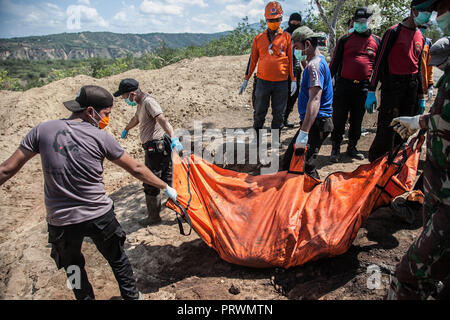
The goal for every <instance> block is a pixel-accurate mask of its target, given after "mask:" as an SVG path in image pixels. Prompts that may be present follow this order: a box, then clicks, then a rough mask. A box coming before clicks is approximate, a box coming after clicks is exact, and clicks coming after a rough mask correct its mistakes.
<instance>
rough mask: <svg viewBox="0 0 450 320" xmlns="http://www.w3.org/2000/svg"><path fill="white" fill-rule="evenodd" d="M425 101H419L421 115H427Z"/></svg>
mask: <svg viewBox="0 0 450 320" xmlns="http://www.w3.org/2000/svg"><path fill="white" fill-rule="evenodd" d="M425 106H426V104H425V99H420V100H419V114H424V113H425Z"/></svg>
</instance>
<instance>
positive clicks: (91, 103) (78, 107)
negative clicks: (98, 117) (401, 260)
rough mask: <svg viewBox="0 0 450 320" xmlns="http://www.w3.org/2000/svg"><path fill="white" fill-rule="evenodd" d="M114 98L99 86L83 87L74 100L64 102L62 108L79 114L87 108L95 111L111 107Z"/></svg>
mask: <svg viewBox="0 0 450 320" xmlns="http://www.w3.org/2000/svg"><path fill="white" fill-rule="evenodd" d="M113 103H114V98H113V96H112V95H111V93H109V92H108V90H106V89H104V88H102V87H99V86H84V87H82V88H81V90H80V92H79V93H78V96H77V98H76V99H75V100H71V101H67V102H64V103H63V104H64V106H65V107H66V108H67V109H69V110H70V111H72V112H75V113H76V112H81V111H83V110H86V109H87V108H88V107H93V108H94V109H96V110H101V109H105V108H109V107H112V105H113Z"/></svg>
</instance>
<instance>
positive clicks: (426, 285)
mask: <svg viewBox="0 0 450 320" xmlns="http://www.w3.org/2000/svg"><path fill="white" fill-rule="evenodd" d="M438 89H439V91H438V94H437V97H436V100H435V103H434V105H433V107H432V110H431V113H430V114H429V115H426V116H425V117H426V118H425V119H426V121H427V125H428V136H427V160H426V162H425V166H424V191H425V203H424V208H423V218H424V229H423V231H422V234H421V235H420V236H419V238H418V239H417V240H416V242H414V244H413V245H412V246H411V247H410V248H409V250H408V252H407V254H406V255H405V256H404V257H403V259H402V261H401V262H400V263H399V264H398V265H397V269H396V271H395V276H394V278H393V281H392V283H391V288H390V291H389V295H388V298H389V299H427V298H428V297H429V296H430V294H432V293H433V292H434V291H435V290H436V282H437V281H443V282H447V283H448V281H449V279H450V66H448V67H447V69H446V70H445V74H444V76H443V77H442V78H441V80H440V81H439V83H438Z"/></svg>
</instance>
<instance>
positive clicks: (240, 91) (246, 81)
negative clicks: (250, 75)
mask: <svg viewBox="0 0 450 320" xmlns="http://www.w3.org/2000/svg"><path fill="white" fill-rule="evenodd" d="M247 84H248V80H247V79H246V80H244V82H243V83H242V86H241V89H240V90H239V94H242V93H244V91H245V89H246V88H247Z"/></svg>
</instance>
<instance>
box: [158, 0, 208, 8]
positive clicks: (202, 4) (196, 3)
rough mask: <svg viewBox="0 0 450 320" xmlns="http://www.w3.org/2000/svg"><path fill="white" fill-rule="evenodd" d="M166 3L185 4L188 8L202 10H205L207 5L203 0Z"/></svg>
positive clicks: (182, 0) (181, 0)
mask: <svg viewBox="0 0 450 320" xmlns="http://www.w3.org/2000/svg"><path fill="white" fill-rule="evenodd" d="M166 2H167V3H170V4H178V5H179V4H183V5H185V4H187V5H189V6H190V7H192V6H200V7H202V8H206V7H207V6H208V5H207V4H206V3H205V2H204V1H203V0H166Z"/></svg>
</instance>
